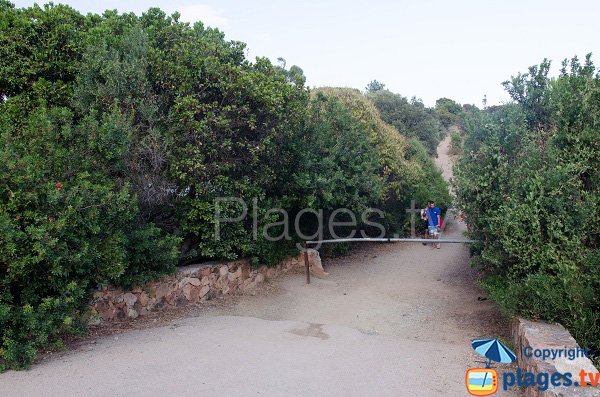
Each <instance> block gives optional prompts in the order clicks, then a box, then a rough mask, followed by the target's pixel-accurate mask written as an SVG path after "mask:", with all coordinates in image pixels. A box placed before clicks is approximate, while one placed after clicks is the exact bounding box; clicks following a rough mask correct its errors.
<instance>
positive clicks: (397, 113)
mask: <svg viewBox="0 0 600 397" xmlns="http://www.w3.org/2000/svg"><path fill="white" fill-rule="evenodd" d="M368 97H369V99H371V100H372V101H373V103H374V104H375V106H376V107H377V110H378V111H379V113H380V114H381V118H382V119H383V121H385V122H386V123H388V124H390V125H392V126H393V127H394V128H396V129H397V130H398V131H399V132H400V133H401V134H403V135H405V136H407V137H410V138H417V139H418V140H419V141H420V142H421V143H422V144H423V145H424V146H425V148H426V149H427V152H428V153H429V154H430V155H435V154H436V149H437V145H438V144H439V143H440V141H441V139H442V137H443V135H444V130H443V127H442V124H441V122H440V117H439V116H438V113H436V110H435V109H431V108H427V107H425V105H424V104H423V102H421V101H420V100H418V99H416V98H412V99H411V100H410V101H409V100H408V99H407V98H405V97H403V96H402V95H400V94H394V93H392V92H390V91H388V90H384V89H381V90H378V91H373V92H370V93H369V94H368Z"/></svg>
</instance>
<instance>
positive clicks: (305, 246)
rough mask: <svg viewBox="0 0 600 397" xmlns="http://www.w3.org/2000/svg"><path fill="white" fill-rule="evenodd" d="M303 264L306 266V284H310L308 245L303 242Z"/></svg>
mask: <svg viewBox="0 0 600 397" xmlns="http://www.w3.org/2000/svg"><path fill="white" fill-rule="evenodd" d="M304 266H305V267H306V284H310V265H309V264H308V246H307V244H306V241H305V242H304Z"/></svg>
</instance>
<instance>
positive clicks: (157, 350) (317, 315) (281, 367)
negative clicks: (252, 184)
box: [0, 141, 516, 397]
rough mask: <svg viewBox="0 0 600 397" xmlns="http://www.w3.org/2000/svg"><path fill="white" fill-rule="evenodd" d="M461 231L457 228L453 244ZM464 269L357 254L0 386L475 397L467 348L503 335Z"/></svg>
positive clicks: (395, 247)
mask: <svg viewBox="0 0 600 397" xmlns="http://www.w3.org/2000/svg"><path fill="white" fill-rule="evenodd" d="M444 145H447V141H445V142H444V143H442V145H441V147H440V157H439V158H438V161H440V162H442V164H441V165H442V166H444V167H443V168H445V171H446V172H447V171H448V166H447V162H448V161H449V159H448V158H447V157H444V156H445V153H443V152H444V149H445V148H444ZM446 175H447V173H446ZM464 229H465V227H464V225H462V224H459V223H457V222H455V221H453V220H450V222H448V229H447V232H446V234H445V236H446V237H449V238H450V237H461V236H462V233H463V232H464ZM467 262H468V249H467V248H466V247H464V246H461V245H456V244H454V245H444V246H442V249H440V250H436V249H431V248H429V247H428V246H423V245H421V244H410V245H408V244H404V245H403V244H382V245H369V246H364V247H360V248H359V249H358V250H357V251H355V252H354V253H353V254H352V255H351V256H348V257H344V258H337V259H333V260H325V261H324V265H325V267H326V269H327V271H329V272H330V276H329V277H328V278H327V279H325V280H321V279H313V283H312V284H310V285H306V284H305V283H304V276H303V275H302V274H289V275H286V276H284V277H282V278H280V279H278V280H276V281H275V282H274V284H273V285H272V286H271V287H270V288H267V289H265V290H263V291H262V292H259V293H258V294H257V295H256V296H242V297H239V298H236V299H233V300H230V301H228V302H227V303H226V304H223V305H217V306H213V307H210V308H206V307H205V308H199V309H198V310H197V312H196V313H195V316H194V317H188V318H183V319H180V320H177V321H175V322H173V323H171V324H170V325H167V326H163V327H156V328H148V329H142V330H133V331H130V332H126V333H124V334H121V335H117V336H107V337H102V338H97V339H96V340H90V341H87V342H84V343H83V344H82V345H81V346H80V347H79V348H78V349H77V350H75V351H73V352H70V353H67V354H65V355H63V356H61V357H59V358H56V359H52V360H46V361H45V362H43V363H41V364H37V365H35V366H33V368H32V369H31V370H30V371H26V372H8V373H5V374H0V396H31V397H34V396H61V397H63V396H65V397H66V396H85V397H92V396H103V397H106V396H128V397H130V396H277V397H280V396H345V397H347V396H363V395H369V396H410V397H415V396H419V397H434V396H440V397H442V396H443V397H452V396H457V397H458V396H467V395H468V394H467V392H466V390H465V386H464V376H465V370H466V369H468V368H469V367H474V366H481V365H482V363H481V359H480V358H479V357H478V356H477V355H476V354H475V353H473V351H472V349H471V347H470V345H469V342H470V340H471V339H473V338H477V337H495V336H502V335H503V334H505V333H506V328H505V325H504V323H503V321H502V320H501V319H500V316H499V315H498V313H497V310H496V309H495V307H494V305H493V304H492V303H490V302H489V301H480V300H478V297H481V296H483V293H482V292H481V291H480V290H478V289H477V288H476V287H475V286H474V280H473V278H474V275H473V272H472V271H471V269H470V268H469V267H468V264H467ZM497 395H499V396H503V395H504V396H506V395H511V396H512V395H516V394H512V393H507V392H499V393H498V394H497Z"/></svg>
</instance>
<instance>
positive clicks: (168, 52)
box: [0, 0, 450, 369]
mask: <svg viewBox="0 0 600 397" xmlns="http://www.w3.org/2000/svg"><path fill="white" fill-rule="evenodd" d="M0 56H1V58H2V60H3V62H2V63H1V64H0V369H5V368H21V367H24V366H27V365H28V364H29V363H30V362H31V361H32V360H33V359H34V357H35V354H36V351H37V350H38V349H40V348H42V347H60V346H61V343H62V340H63V337H64V336H65V335H67V334H69V333H78V332H84V331H85V310H86V305H87V303H88V302H89V298H90V292H91V291H92V290H94V289H96V288H98V287H100V286H103V285H107V284H114V285H120V286H125V287H131V286H134V285H141V284H143V283H145V282H147V281H148V280H151V279H153V278H156V277H159V276H161V275H164V274H168V273H170V272H173V271H174V270H175V269H176V266H177V265H178V264H185V263H187V262H190V261H201V260H209V259H217V260H220V259H232V258H238V257H248V258H250V259H251V260H252V263H254V264H268V265H273V264H276V263H278V262H280V261H281V259H283V258H284V257H286V256H288V255H290V254H291V253H292V252H293V251H292V249H293V248H294V246H295V242H296V241H298V239H299V238H298V236H296V235H293V234H291V235H289V236H288V237H287V238H286V239H285V240H284V241H276V242H273V241H269V240H268V239H265V238H263V237H262V233H260V232H259V234H258V238H257V239H254V236H253V228H254V225H253V222H252V219H251V217H248V218H247V219H245V220H244V221H242V222H237V223H226V224H224V225H222V227H221V230H220V235H221V236H220V237H221V238H220V239H216V238H215V236H214V233H215V223H216V222H215V219H214V218H215V211H216V210H217V203H216V201H215V199H217V198H219V197H239V198H242V199H244V200H245V202H246V204H247V205H248V207H249V208H248V210H249V214H252V211H253V209H252V203H253V199H257V200H258V208H257V216H258V224H257V226H258V230H259V231H262V228H263V227H264V226H265V225H268V224H272V223H278V224H277V225H275V226H272V227H271V228H270V229H269V231H270V232H271V233H272V235H273V234H275V235H277V234H280V233H282V232H283V231H284V230H285V229H286V226H287V227H289V230H293V226H294V216H295V215H296V214H297V213H298V212H299V211H300V210H301V209H302V208H304V207H318V208H321V209H323V211H324V215H325V216H328V215H330V214H331V213H332V211H333V210H335V209H336V208H339V207H345V208H348V209H351V210H352V211H354V212H356V213H358V214H359V213H361V212H362V211H363V210H364V209H366V208H371V207H376V208H381V209H383V210H384V211H385V216H386V221H387V223H386V226H387V227H388V231H392V230H402V229H403V227H405V226H406V223H407V219H406V213H405V208H407V207H408V206H409V205H410V201H411V200H412V199H414V198H415V197H416V198H417V199H418V200H419V201H425V200H427V199H430V198H432V199H434V200H438V202H440V204H441V205H442V206H443V205H445V203H449V200H450V198H449V195H448V191H447V187H446V184H445V182H444V180H443V179H442V177H441V174H440V173H439V171H438V170H437V169H436V167H435V166H434V164H433V161H432V160H431V158H430V157H429V156H428V154H427V151H426V149H425V148H424V147H423V145H422V144H421V143H420V142H419V141H417V140H416V139H409V138H407V137H406V136H404V135H402V134H401V133H399V132H398V131H397V130H396V129H394V128H393V127H392V126H390V125H388V124H386V123H385V122H384V121H383V120H382V119H381V116H380V115H379V113H378V111H377V109H376V108H375V106H374V105H373V103H372V102H370V100H369V99H367V97H366V96H364V95H363V94H361V93H360V92H359V91H352V90H345V89H329V90H322V91H323V92H322V93H321V94H319V93H315V94H314V95H312V96H311V94H310V93H309V90H308V89H307V87H305V85H304V84H305V80H306V79H305V77H304V75H303V72H302V69H300V68H299V67H297V66H292V67H291V68H290V69H289V70H286V69H285V64H284V65H283V67H282V66H275V65H273V64H272V63H271V62H270V61H269V60H268V59H265V58H258V59H257V60H256V61H255V62H250V61H249V60H247V59H246V58H245V45H244V44H243V43H241V42H238V41H227V40H225V36H224V34H223V33H222V32H220V31H219V30H217V29H211V28H209V27H205V26H204V25H203V24H202V23H200V22H198V23H195V24H194V25H193V26H190V24H188V23H183V22H180V21H179V15H178V14H177V13H175V14H173V15H172V16H167V15H166V14H165V13H164V12H162V11H161V10H159V9H156V8H152V9H150V10H148V11H147V12H146V13H144V14H142V15H141V16H136V15H134V14H132V13H130V14H118V13H117V12H116V11H106V12H105V13H103V14H102V15H95V14H88V15H87V16H83V15H81V14H80V13H78V12H77V11H75V10H73V9H72V8H70V7H67V6H60V5H58V6H57V5H53V4H49V5H46V6H44V7H43V8H42V7H39V6H37V5H36V6H33V7H29V8H22V9H18V8H15V7H14V6H13V5H12V4H10V3H9V2H7V1H5V0H0ZM411 106H412V108H414V109H413V110H415V112H416V113H418V117H417V118H422V116H423V115H424V114H425V113H427V114H429V113H428V112H429V110H427V109H424V108H423V106H422V104H419V103H413V104H412V105H411ZM419 115H420V116H419ZM428 120H429V121H432V120H433V119H428ZM430 124H431V123H430ZM436 125H437V124H435V123H433V124H431V126H433V127H435V128H437V127H436ZM438 138H439V137H437V138H435V139H438ZM240 207H241V206H240V204H239V203H234V202H225V203H220V204H219V210H220V211H221V214H222V216H231V217H236V216H237V215H239V213H240V212H241V208H240ZM270 208H284V209H286V210H287V211H288V213H289V215H290V217H289V219H282V216H281V214H278V213H273V212H268V210H269V209H270ZM340 220H341V219H340ZM315 226H316V225H315V222H314V220H311V219H309V218H308V217H307V218H303V220H302V222H301V224H300V227H301V229H302V230H314V228H315ZM357 227H358V228H364V229H368V228H366V227H365V225H363V224H362V223H359V225H357ZM345 248H347V247H342V249H345Z"/></svg>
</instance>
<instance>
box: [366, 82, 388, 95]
mask: <svg viewBox="0 0 600 397" xmlns="http://www.w3.org/2000/svg"><path fill="white" fill-rule="evenodd" d="M383 89H385V84H383V83H381V82H379V81H377V80H372V81H371V82H370V83H369V84H367V86H366V87H365V90H366V91H367V92H377V91H381V90H383Z"/></svg>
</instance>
